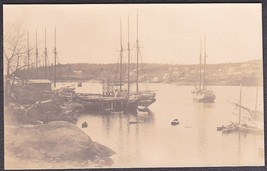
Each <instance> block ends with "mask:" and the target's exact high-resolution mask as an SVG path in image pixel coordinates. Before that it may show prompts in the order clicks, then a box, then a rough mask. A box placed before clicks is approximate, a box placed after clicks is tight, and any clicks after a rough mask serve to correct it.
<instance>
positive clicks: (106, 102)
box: [78, 14, 156, 112]
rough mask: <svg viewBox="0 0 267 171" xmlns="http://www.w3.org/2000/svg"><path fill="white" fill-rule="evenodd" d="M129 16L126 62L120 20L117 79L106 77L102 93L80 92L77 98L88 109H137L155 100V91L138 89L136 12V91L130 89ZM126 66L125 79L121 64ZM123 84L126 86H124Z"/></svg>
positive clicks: (138, 56) (138, 54)
mask: <svg viewBox="0 0 267 171" xmlns="http://www.w3.org/2000/svg"><path fill="white" fill-rule="evenodd" d="M129 33H130V32H129V17H128V43H127V49H126V51H127V64H125V63H123V52H124V51H125V49H124V48H123V45H122V25H121V22H120V57H119V61H120V62H119V81H116V79H114V80H112V79H106V80H103V82H102V95H95V96H92V95H89V96H87V95H85V94H83V95H82V94H80V95H79V96H78V98H79V100H81V101H83V102H84V103H86V106H87V108H88V109H91V110H92V109H97V110H98V109H102V110H110V111H114V110H117V111H120V110H127V111H135V112H136V111H137V108H138V107H140V108H142V107H145V108H147V107H148V106H150V105H151V104H153V103H154V102H155V101H156V98H155V97H156V93H155V92H154V91H152V90H143V91H140V90H139V71H140V68H139V58H140V47H139V39H138V14H137V38H136V58H137V60H136V69H135V71H136V80H135V83H136V91H131V84H132V82H133V81H131V79H132V80H133V78H130V75H131V63H130V61H131V53H130V36H129ZM125 65H126V66H127V80H126V81H125V80H124V78H123V73H124V71H123V66H125ZM125 85H127V87H126V88H125Z"/></svg>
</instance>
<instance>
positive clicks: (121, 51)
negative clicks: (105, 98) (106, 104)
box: [120, 20, 123, 92]
mask: <svg viewBox="0 0 267 171" xmlns="http://www.w3.org/2000/svg"><path fill="white" fill-rule="evenodd" d="M120 44H121V49H120V92H121V91H122V53H123V48H122V26H121V20H120Z"/></svg>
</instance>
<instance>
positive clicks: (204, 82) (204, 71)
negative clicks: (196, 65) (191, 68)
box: [203, 35, 207, 89]
mask: <svg viewBox="0 0 267 171" xmlns="http://www.w3.org/2000/svg"><path fill="white" fill-rule="evenodd" d="M206 55H207V53H206V35H205V37H204V64H203V89H205V87H206V85H205V84H206V80H205V74H206V57H207V56H206Z"/></svg>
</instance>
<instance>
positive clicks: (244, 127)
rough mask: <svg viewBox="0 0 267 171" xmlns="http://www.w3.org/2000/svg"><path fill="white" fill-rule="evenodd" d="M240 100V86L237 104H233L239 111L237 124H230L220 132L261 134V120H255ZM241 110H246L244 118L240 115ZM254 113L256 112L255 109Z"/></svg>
mask: <svg viewBox="0 0 267 171" xmlns="http://www.w3.org/2000/svg"><path fill="white" fill-rule="evenodd" d="M256 98H257V96H256ZM241 100H242V89H241V85H240V98H239V104H237V103H234V104H235V105H236V106H237V107H238V109H239V112H238V123H234V122H232V123H231V124H230V125H228V126H226V127H224V128H222V131H223V132H233V131H238V132H245V133H262V132H263V120H260V119H256V118H255V117H254V115H253V113H252V112H251V110H249V109H248V108H246V107H244V106H242V104H241ZM256 105H257V99H256ZM256 105H255V106H256ZM242 110H246V111H247V113H248V115H247V116H244V114H243V115H242ZM255 111H256V107H255ZM217 130H218V127H217Z"/></svg>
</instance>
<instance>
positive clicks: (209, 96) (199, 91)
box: [191, 38, 216, 103]
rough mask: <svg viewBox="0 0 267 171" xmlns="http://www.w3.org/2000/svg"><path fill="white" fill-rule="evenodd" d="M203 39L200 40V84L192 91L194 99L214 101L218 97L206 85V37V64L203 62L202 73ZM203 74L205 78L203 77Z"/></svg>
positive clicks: (205, 101) (206, 101) (207, 101)
mask: <svg viewBox="0 0 267 171" xmlns="http://www.w3.org/2000/svg"><path fill="white" fill-rule="evenodd" d="M201 48H202V47H201V40H200V55H199V58H200V60H199V86H198V87H195V89H194V90H193V91H192V92H191V93H192V95H193V99H195V100H197V101H198V102H203V103H212V102H214V100H215V99H216V96H215V93H214V92H213V91H212V90H209V89H207V86H206V78H205V73H206V56H207V55H206V54H207V53H206V38H205V39H204V64H203V74H202V50H201ZM202 75H203V78H202Z"/></svg>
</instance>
